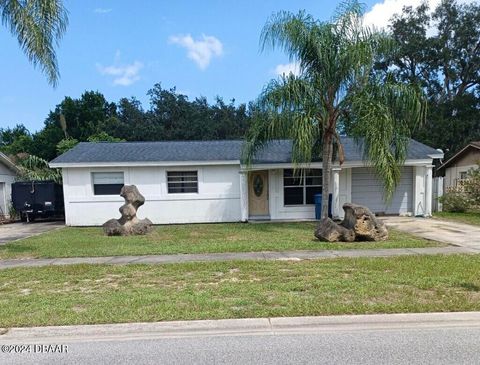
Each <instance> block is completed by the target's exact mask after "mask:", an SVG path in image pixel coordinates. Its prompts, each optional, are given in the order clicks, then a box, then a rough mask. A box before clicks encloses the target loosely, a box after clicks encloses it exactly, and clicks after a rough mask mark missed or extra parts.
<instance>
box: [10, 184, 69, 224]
mask: <svg viewBox="0 0 480 365" xmlns="http://www.w3.org/2000/svg"><path fill="white" fill-rule="evenodd" d="M12 203H13V207H14V208H15V210H16V211H17V212H18V213H19V214H20V218H21V219H22V221H24V222H30V221H33V220H35V219H36V218H63V217H64V215H65V208H64V204H63V187H62V185H60V184H58V183H56V182H54V181H39V180H37V181H19V182H15V183H13V184H12Z"/></svg>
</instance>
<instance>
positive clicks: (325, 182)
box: [321, 130, 333, 218]
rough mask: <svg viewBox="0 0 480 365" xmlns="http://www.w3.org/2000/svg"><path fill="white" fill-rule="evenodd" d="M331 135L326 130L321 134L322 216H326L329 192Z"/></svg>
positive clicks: (331, 155) (331, 152) (331, 150)
mask: <svg viewBox="0 0 480 365" xmlns="http://www.w3.org/2000/svg"><path fill="white" fill-rule="evenodd" d="M332 158H333V135H332V133H331V132H329V131H328V130H327V131H325V133H324V135H323V149H322V216H321V218H327V217H328V196H329V194H330V180H331V175H332Z"/></svg>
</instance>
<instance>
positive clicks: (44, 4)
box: [0, 0, 68, 86]
mask: <svg viewBox="0 0 480 365" xmlns="http://www.w3.org/2000/svg"><path fill="white" fill-rule="evenodd" d="M0 16H1V19H2V24H3V25H5V26H7V27H8V28H9V29H10V32H11V33H12V35H14V36H15V37H16V38H17V40H18V43H19V44H20V47H21V49H22V50H23V51H24V53H25V54H26V55H27V57H28V60H29V61H30V62H31V63H33V65H34V66H35V67H37V66H38V67H40V69H41V70H42V72H43V73H45V75H46V76H47V79H48V81H49V83H50V84H51V85H53V86H56V85H57V82H58V79H59V76H60V74H59V70H58V62H57V57H56V53H55V46H56V45H58V43H59V41H60V39H61V38H62V36H63V34H64V33H65V30H66V27H67V24H68V13H67V10H66V9H65V7H64V6H63V2H62V1H61V0H28V1H27V0H24V1H20V0H0Z"/></svg>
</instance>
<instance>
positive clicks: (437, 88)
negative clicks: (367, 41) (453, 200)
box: [376, 0, 480, 157]
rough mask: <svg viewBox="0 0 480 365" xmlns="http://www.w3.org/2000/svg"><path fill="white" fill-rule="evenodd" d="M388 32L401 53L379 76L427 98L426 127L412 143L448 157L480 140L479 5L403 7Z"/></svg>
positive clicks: (385, 62) (447, 1) (449, 0)
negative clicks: (411, 86)
mask: <svg viewBox="0 0 480 365" xmlns="http://www.w3.org/2000/svg"><path fill="white" fill-rule="evenodd" d="M389 28H390V29H389V30H390V32H391V34H392V36H393V38H394V39H395V41H396V42H397V44H398V47H397V49H396V51H395V52H393V53H391V54H389V55H388V56H387V57H385V58H384V59H382V60H379V62H378V63H377V65H376V66H377V70H378V71H379V73H380V74H381V75H382V76H387V75H388V76H389V77H392V76H393V77H394V78H395V79H396V80H397V81H400V82H404V83H408V84H415V85H418V86H419V87H421V88H423V90H424V91H425V94H426V95H427V97H428V117H427V120H426V123H425V124H424V126H422V127H421V128H419V129H418V130H417V131H416V132H415V134H414V137H415V138H416V139H418V140H420V141H422V142H424V143H426V144H428V145H431V146H433V147H436V148H442V149H443V150H444V151H445V152H446V156H447V157H448V156H450V155H452V154H453V153H454V152H455V151H457V150H459V149H461V148H462V147H463V146H464V145H466V144H467V143H468V142H470V141H472V140H478V139H480V112H479V110H480V109H479V108H480V4H478V3H471V4H459V3H458V2H456V1H454V0H443V1H442V2H441V3H440V4H439V5H438V6H437V7H436V8H435V9H429V8H428V5H427V4H425V3H424V4H422V5H420V6H419V7H417V8H412V7H405V8H404V9H403V11H402V13H401V14H397V15H395V16H394V17H393V18H392V20H391V23H390V27H389Z"/></svg>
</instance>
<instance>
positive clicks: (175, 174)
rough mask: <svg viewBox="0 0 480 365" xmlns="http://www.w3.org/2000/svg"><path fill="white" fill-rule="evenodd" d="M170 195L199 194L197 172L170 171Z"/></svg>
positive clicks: (168, 173)
mask: <svg viewBox="0 0 480 365" xmlns="http://www.w3.org/2000/svg"><path fill="white" fill-rule="evenodd" d="M167 184H168V193H169V194H179V193H180V194H183V193H198V172H197V171H168V172H167Z"/></svg>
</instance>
